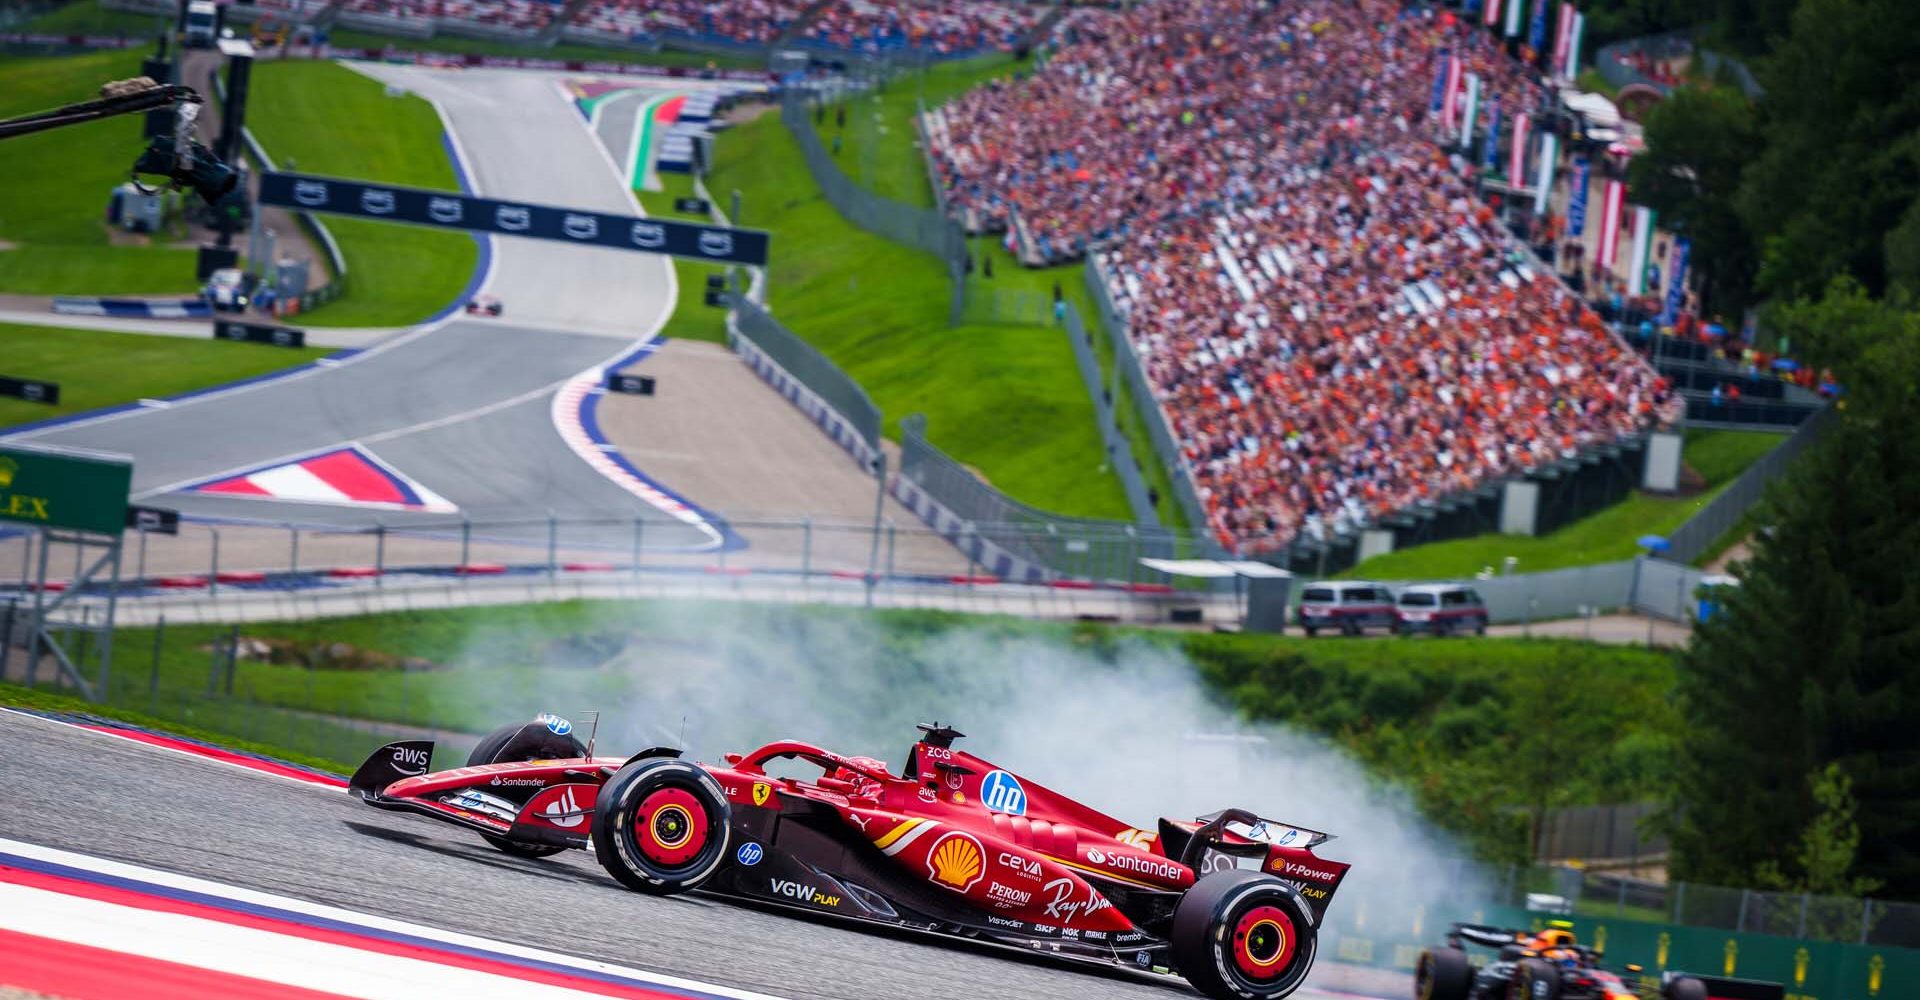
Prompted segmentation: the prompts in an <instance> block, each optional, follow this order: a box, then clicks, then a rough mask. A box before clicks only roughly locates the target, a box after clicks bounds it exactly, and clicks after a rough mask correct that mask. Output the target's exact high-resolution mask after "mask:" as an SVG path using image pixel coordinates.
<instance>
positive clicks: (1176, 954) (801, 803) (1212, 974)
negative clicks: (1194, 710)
mask: <svg viewBox="0 0 1920 1000" xmlns="http://www.w3.org/2000/svg"><path fill="white" fill-rule="evenodd" d="M920 729H921V731H922V732H923V734H924V735H923V736H922V737H921V738H920V740H919V741H918V742H916V743H915V744H914V745H913V748H912V750H911V751H910V752H909V754H908V756H907V761H906V765H905V767H904V769H903V772H902V773H901V774H893V773H890V772H889V771H888V769H887V767H886V765H885V764H883V763H882V762H880V761H878V760H874V759H872V758H869V757H845V756H841V755H839V754H836V753H833V752H831V751H828V750H823V749H821V748H819V747H816V746H812V745H809V744H806V743H797V742H777V743H769V744H767V745H766V746H763V747H761V748H760V749H758V750H755V751H753V752H752V753H749V754H727V755H726V756H725V758H724V761H725V762H724V763H722V764H696V763H692V762H689V761H684V760H681V759H680V753H679V751H677V750H673V749H669V748H664V747H656V748H652V749H648V750H643V751H641V752H639V753H637V754H634V755H633V756H631V757H624V758H621V757H594V756H593V755H592V751H591V749H590V748H589V747H587V746H583V745H582V744H581V743H580V742H579V740H578V739H576V738H575V737H574V735H573V732H572V726H571V725H570V724H569V723H568V722H567V721H566V720H564V719H561V718H559V717H557V716H552V715H543V716H541V717H540V718H538V719H536V720H535V721H533V722H531V723H527V724H525V725H516V726H508V727H505V728H503V729H500V730H497V731H495V732H494V733H492V734H490V735H489V736H488V737H487V738H486V739H484V740H482V741H481V743H480V745H479V746H478V747H476V748H475V749H474V752H473V753H472V755H471V756H470V757H469V759H468V766H466V767H461V768H456V769H454V770H451V771H441V772H438V773H432V774H429V773H427V769H428V767H429V766H430V763H429V762H430V761H431V760H432V757H433V744H432V743H430V742H425V741H415V742H403V743H391V744H388V745H387V746H385V747H382V748H381V749H380V750H378V751H376V752H375V753H374V754H373V756H371V757H369V758H367V761H366V763H364V764H362V765H361V766H360V769H359V770H358V771H356V772H355V773H354V776H353V780H352V782H351V786H350V787H351V790H352V792H353V794H354V795H356V796H359V797H360V798H361V799H362V800H364V801H365V802H366V803H367V804H369V805H373V806H378V807H380V808H383V809H404V810H410V811H413V812H419V813H424V814H426V815H428V816H433V817H436V818H438V819H442V820H445V821H447V822H450V823H454V824H457V825H459V826H464V827H466V828H468V829H470V830H472V831H474V832H476V833H478V834H480V835H481V836H482V837H484V838H485V839H486V840H487V842H488V843H491V844H493V845H494V846H495V847H498V848H499V849H501V850H503V851H506V852H507V853H509V854H514V855H519V856H523V857H540V856H544V855H549V854H555V853H558V852H559V851H562V850H565V849H567V848H570V847H577V848H587V847H591V848H592V850H593V852H594V854H595V855H596V856H597V857H598V858H599V861H600V864H601V865H602V866H604V867H605V868H606V870H607V871H608V872H609V873H610V874H612V875H613V877H614V878H616V879H618V880H619V881H620V882H621V883H622V884H624V885H626V886H627V887H629V888H632V889H635V890H638V891H640V892H645V893H652V894H655V895H666V894H671V893H679V892H687V891H690V890H693V889H704V890H708V891H711V892H717V893H721V894H724V895H728V896H733V897H739V898H743V899H750V900H754V901H756V902H760V903H771V904H778V905H785V906H789V907H793V908H796V909H800V910H805V911H809V912H812V913H817V914H825V915H831V916H838V917H845V918H854V919H860V920H866V921H871V922H875V923H881V924H888V925H893V926H897V927H903V928H911V929H917V930H923V931H934V932H938V933H943V934H951V935H954V936H957V937H964V938H969V939H975V940H981V939H984V940H988V941H993V942H998V943H1001V944H1008V945H1014V946H1018V947H1022V948H1028V949H1033V950H1039V951H1044V952H1047V953H1050V954H1057V955H1060V956H1062V957H1068V958H1077V959H1082V960H1089V961H1097V962H1103V963H1107V964H1111V965H1119V966H1124V967H1131V968H1138V969H1151V970H1155V971H1161V972H1178V973H1179V974H1180V975H1183V976H1185V977H1186V978H1187V979H1188V980H1189V981H1190V982H1192V983H1193V985H1194V986H1196V987H1198V988H1199V990H1200V991H1201V992H1202V993H1205V994H1207V995H1208V996H1211V997H1221V998H1229V997H1230V998H1242V1000H1272V998H1278V997H1284V996H1286V995H1287V994H1289V993H1292V992H1293V991H1294V990H1295V989H1296V988H1298V987H1299V985H1300V983H1301V981H1302V980H1303V979H1305V978H1306V975H1307V970H1308V969H1309V968H1310V967H1311V966H1312V965H1313V958H1314V952H1315V947H1316V942H1317V940H1318V934H1317V929H1318V927H1319V925H1320V922H1321V919H1322V917H1323V916H1324V915H1325V913H1326V909H1327V904H1328V903H1329V902H1330V901H1331V900H1332V898H1333V893H1334V890H1335V889H1337V888H1339V886H1340V883H1341V881H1342V880H1343V879H1345V878H1346V875H1347V869H1348V866H1347V865H1346V864H1344V863H1341V862H1338V861H1328V860H1325V859H1323V858H1320V857H1318V856H1317V855H1315V854H1314V852H1313V848H1315V847H1316V846H1318V845H1319V844H1321V843H1323V842H1325V841H1326V840H1328V839H1330V838H1329V837H1328V835H1326V834H1323V833H1315V832H1313V831H1311V830H1305V829H1301V828H1298V827H1293V826H1288V825H1285V824H1281V823H1277V822H1274V821H1271V820H1266V819H1262V818H1260V817H1258V816H1255V815H1253V814H1252V813H1249V812H1245V811H1243V810H1238V809H1227V810H1223V811H1221V812H1218V813H1214V814H1212V815H1210V816H1202V817H1200V818H1198V819H1196V820H1179V819H1162V820H1160V822H1159V824H1158V829H1157V830H1153V831H1148V830H1139V829H1134V828H1132V827H1129V826H1127V825H1126V824H1125V823H1122V822H1121V821H1119V820H1117V819H1114V818H1112V817H1110V816H1106V815H1104V814H1102V813H1100V812H1098V811H1096V810H1094V809H1091V808H1088V807H1087V806H1084V805H1081V804H1080V803H1078V802H1075V801H1073V800H1072V799H1069V798H1067V797H1066V796H1064V795H1061V794H1059V793H1058V792H1055V791H1053V790H1051V789H1048V788H1045V787H1043V786H1041V785H1039V784H1038V783H1036V782H1034V781H1031V780H1029V779H1026V778H1022V777H1020V776H1019V775H1016V774H1013V773H1011V772H1009V771H1006V770H1004V769H1002V768H999V767H996V766H994V765H993V764H991V763H989V762H987V761H984V760H981V759H980V758H978V757H975V756H973V755H972V754H970V753H967V752H966V751H964V750H956V749H954V746H953V742H954V740H955V739H956V738H958V737H960V736H961V734H960V733H958V732H955V731H954V730H952V729H950V728H946V727H942V726H938V725H935V726H924V725H923V726H921V727H920ZM776 762H797V763H781V764H779V768H780V769H781V770H783V771H784V770H802V771H804V772H805V773H806V774H807V776H806V777H804V778H798V777H776V776H774V775H770V774H769V773H768V772H767V766H768V765H769V764H774V763H776ZM816 767H817V768H818V769H819V774H818V776H813V775H812V769H813V768H816Z"/></svg>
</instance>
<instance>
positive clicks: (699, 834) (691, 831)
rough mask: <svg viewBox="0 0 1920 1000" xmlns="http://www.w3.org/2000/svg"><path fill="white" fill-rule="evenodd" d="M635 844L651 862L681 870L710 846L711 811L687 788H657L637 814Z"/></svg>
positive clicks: (636, 811) (635, 812)
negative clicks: (709, 824) (708, 815)
mask: <svg viewBox="0 0 1920 1000" xmlns="http://www.w3.org/2000/svg"><path fill="white" fill-rule="evenodd" d="M633 842H634V845H635V846H637V847H639V848H640V853H641V854H643V855H645V856H646V859H647V860H648V861H651V862H653V863H654V864H657V865H659V866H661V867H663V868H678V867H679V866H681V865H684V864H686V863H687V862H689V861H692V860H693V859H694V857H695V856H697V855H698V854H699V853H700V849H701V848H702V847H705V846H706V844H707V811H706V809H705V808H703V807H702V806H701V805H700V800H699V799H696V798H694V797H693V795H692V793H690V792H688V791H687V790H686V789H684V788H657V789H654V790H653V791H652V792H649V793H647V797H646V798H644V799H641V800H640V808H639V809H637V810H635V811H634V814H633Z"/></svg>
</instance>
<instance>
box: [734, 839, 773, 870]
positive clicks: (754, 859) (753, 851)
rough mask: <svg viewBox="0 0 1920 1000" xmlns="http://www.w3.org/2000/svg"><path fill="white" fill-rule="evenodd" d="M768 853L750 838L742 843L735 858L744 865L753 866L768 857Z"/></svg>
mask: <svg viewBox="0 0 1920 1000" xmlns="http://www.w3.org/2000/svg"><path fill="white" fill-rule="evenodd" d="M766 854H767V852H766V850H765V849H764V848H762V847H761V846H760V845H759V844H756V843H754V842H753V841H751V840H749V841H747V842H746V843H744V844H741V845H740V850H739V851H737V852H735V853H734V855H733V859H734V860H735V861H738V862H740V864H741V865H743V866H744V867H747V868H752V867H753V866H754V865H757V864H759V863H760V859H761V858H763V857H766Z"/></svg>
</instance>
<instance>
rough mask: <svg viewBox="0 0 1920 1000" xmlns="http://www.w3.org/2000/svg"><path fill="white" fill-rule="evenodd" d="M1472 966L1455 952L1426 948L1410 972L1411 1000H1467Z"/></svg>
mask: <svg viewBox="0 0 1920 1000" xmlns="http://www.w3.org/2000/svg"><path fill="white" fill-rule="evenodd" d="M1472 988H1473V963H1472V962H1470V961H1468V960H1467V953H1466V952H1464V951H1461V950H1460V949H1458V948H1428V949H1427V950H1426V951H1423V952H1421V953H1420V963H1419V964H1418V965H1417V966H1415V967H1414V970H1413V997H1414V1000H1467V992H1468V991H1469V990H1471V989H1472Z"/></svg>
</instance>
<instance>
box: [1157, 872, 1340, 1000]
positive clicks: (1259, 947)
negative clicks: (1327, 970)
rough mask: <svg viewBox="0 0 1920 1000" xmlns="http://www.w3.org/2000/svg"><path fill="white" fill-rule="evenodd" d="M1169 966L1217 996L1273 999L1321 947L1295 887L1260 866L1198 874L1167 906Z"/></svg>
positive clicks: (1219, 999) (1294, 982)
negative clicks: (1170, 925) (1169, 916)
mask: <svg viewBox="0 0 1920 1000" xmlns="http://www.w3.org/2000/svg"><path fill="white" fill-rule="evenodd" d="M1169 944H1170V945H1171V946H1172V947H1171V951H1172V956H1173V961H1174V964H1175V965H1176V966H1177V967H1178V968H1179V970H1180V974H1181V975H1183V976H1185V977H1186V978H1187V982H1190V983H1192V984H1193V987H1194V988H1195V989H1197V990H1199V991H1200V992H1201V993H1204V994H1206V995H1207V996H1209V997H1214V998H1216V1000H1278V998H1280V997H1284V996H1286V995H1288V994H1289V993H1292V992H1293V991H1294V990H1296V989H1299V987H1300V983H1301V982H1302V981H1304V980H1305V979H1306V978H1307V971H1308V970H1309V969H1311V968H1312V967H1313V956H1314V952H1315V951H1316V949H1317V948H1318V946H1319V931H1318V930H1317V929H1316V928H1315V927H1314V922H1313V911H1312V909H1310V908H1309V907H1308V906H1307V901H1306V900H1305V899H1304V898H1302V897H1301V895H1300V890H1298V889H1295V888H1294V887H1293V886H1290V885H1288V884H1287V883H1285V882H1282V881H1280V880H1279V879H1277V878H1274V877H1273V876H1271V875H1262V874H1260V873H1259V872H1249V871H1240V870H1237V869H1231V868H1230V869H1224V870H1221V871H1217V872H1213V873H1212V874H1209V875H1205V876H1202V877H1201V879H1200V881H1199V882H1197V883H1195V884H1194V886H1193V888H1191V889H1188V890H1187V892H1186V895H1184V896H1181V897H1180V903H1179V905H1178V906H1176V907H1175V908H1174V911H1173V932H1172V934H1171V935H1170V936H1169Z"/></svg>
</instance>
